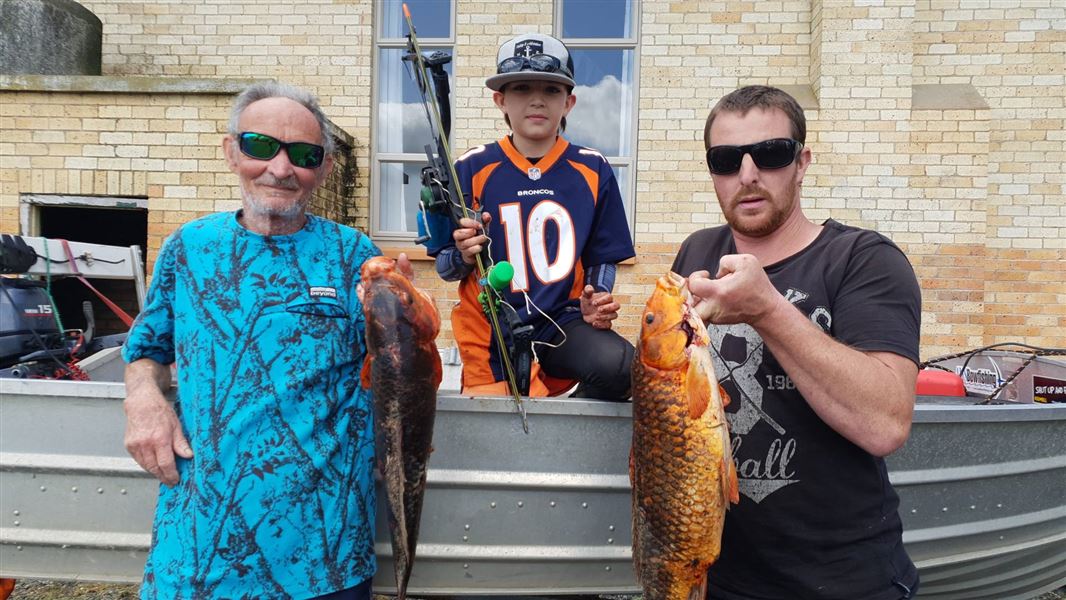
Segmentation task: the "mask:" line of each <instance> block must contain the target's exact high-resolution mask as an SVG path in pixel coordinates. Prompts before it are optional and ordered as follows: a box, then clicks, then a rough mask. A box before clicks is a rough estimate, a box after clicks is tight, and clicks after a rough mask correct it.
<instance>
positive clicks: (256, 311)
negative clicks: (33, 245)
mask: <svg viewBox="0 0 1066 600" xmlns="http://www.w3.org/2000/svg"><path fill="white" fill-rule="evenodd" d="M379 253H380V252H379V251H378V249H377V248H376V247H375V246H374V245H373V244H372V243H371V242H370V240H369V239H368V238H367V237H366V236H365V235H363V234H362V233H360V232H358V231H356V230H355V229H352V228H350V227H345V226H343V225H338V224H336V223H333V222H332V221H328V220H326V219H322V218H319V217H315V216H312V215H308V221H307V224H306V225H305V226H304V227H303V229H301V230H300V231H298V232H296V233H294V234H292V235H279V236H261V235H258V234H255V233H252V232H250V231H248V230H246V229H244V228H243V227H242V226H241V225H240V224H239V223H238V222H237V214H236V213H232V212H231V213H221V214H214V215H210V216H207V217H204V218H201V219H198V220H196V221H192V222H190V223H187V224H186V225H184V226H182V227H181V228H180V229H179V230H178V231H177V232H175V233H174V235H173V236H171V237H170V238H168V240H167V241H166V243H165V244H164V246H163V249H162V252H161V253H160V255H159V258H158V260H157V261H156V266H155V272H154V277H153V279H152V285H151V288H150V289H149V291H148V298H147V303H146V306H145V309H144V311H143V312H142V313H141V314H140V316H138V318H137V321H136V323H134V325H133V328H132V329H131V330H130V334H129V339H128V340H127V342H126V346H125V349H124V351H123V355H124V357H125V359H126V361H127V362H131V361H134V360H137V359H140V358H150V359H153V360H155V361H157V362H159V363H161V364H164V365H166V364H171V363H175V362H176V363H177V380H178V395H177V402H176V408H177V411H178V416H179V418H180V419H181V424H182V426H183V428H184V431H185V434H186V436H187V437H188V438H189V442H190V444H191V445H192V448H193V452H194V453H195V456H194V457H193V458H192V459H190V460H184V459H181V458H179V459H178V473H179V474H180V476H181V482H180V483H179V484H178V485H177V486H175V487H173V488H170V487H167V486H162V485H161V486H160V489H159V501H158V505H157V509H156V516H155V525H154V527H153V531H152V548H151V551H150V553H149V556H148V561H147V564H146V565H145V573H144V583H143V585H142V587H141V597H142V598H166V599H167V600H170V599H173V598H297V599H298V598H310V597H314V596H318V595H322V594H327V593H330V592H334V591H337V590H341V589H344V588H348V587H351V586H354V585H357V584H359V583H360V582H362V581H364V580H366V579H369V578H370V577H371V576H373V574H374V571H375V569H376V563H375V559H374V553H373V541H374V530H373V529H374V501H375V496H374V481H373V460H374V437H373V405H372V402H371V398H370V392H369V391H367V390H365V389H363V388H362V387H361V386H360V382H359V370H360V368H361V366H362V361H363V357H364V355H365V353H366V345H365V341H364V338H363V335H364V322H363V310H362V305H361V303H360V302H359V300H358V299H357V297H356V293H355V289H356V284H357V283H359V269H360V267H361V266H362V264H363V262H364V261H365V260H367V259H368V258H370V257H371V256H375V255H377V254H379Z"/></svg>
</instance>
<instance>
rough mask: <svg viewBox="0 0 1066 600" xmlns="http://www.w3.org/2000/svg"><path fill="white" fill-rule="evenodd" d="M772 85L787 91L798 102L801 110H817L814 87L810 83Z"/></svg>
mask: <svg viewBox="0 0 1066 600" xmlns="http://www.w3.org/2000/svg"><path fill="white" fill-rule="evenodd" d="M768 85H773V84H772V83H771V84H768ZM774 87H776V88H778V89H779V90H783V91H785V92H788V95H789V96H792V97H793V98H795V99H796V102H799V105H800V108H802V109H803V110H818V97H817V96H815V95H814V88H813V87H811V86H810V84H806V83H801V84H790V85H774Z"/></svg>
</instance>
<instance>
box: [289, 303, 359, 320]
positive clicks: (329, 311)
mask: <svg viewBox="0 0 1066 600" xmlns="http://www.w3.org/2000/svg"><path fill="white" fill-rule="evenodd" d="M285 312H288V313H290V314H293V315H303V316H306V317H318V318H324V319H347V318H348V316H349V315H348V310H347V309H346V308H345V307H343V306H341V305H340V304H338V303H337V302H336V301H335V300H311V301H308V300H306V299H299V300H294V301H292V302H290V303H289V304H287V305H286V306H285Z"/></svg>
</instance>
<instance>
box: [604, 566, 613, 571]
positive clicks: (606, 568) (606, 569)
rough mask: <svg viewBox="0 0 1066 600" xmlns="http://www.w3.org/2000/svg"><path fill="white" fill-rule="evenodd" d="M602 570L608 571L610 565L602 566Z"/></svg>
mask: <svg viewBox="0 0 1066 600" xmlns="http://www.w3.org/2000/svg"><path fill="white" fill-rule="evenodd" d="M603 570H604V571H610V570H611V566H610V565H608V566H606V567H604V568H603Z"/></svg>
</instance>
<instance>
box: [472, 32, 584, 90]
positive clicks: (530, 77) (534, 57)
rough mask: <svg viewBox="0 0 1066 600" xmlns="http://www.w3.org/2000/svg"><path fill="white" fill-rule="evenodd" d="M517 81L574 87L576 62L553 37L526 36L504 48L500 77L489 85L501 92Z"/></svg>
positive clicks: (498, 66)
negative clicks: (506, 86)
mask: <svg viewBox="0 0 1066 600" xmlns="http://www.w3.org/2000/svg"><path fill="white" fill-rule="evenodd" d="M519 57H520V58H519ZM522 58H524V59H526V60H524V61H523V60H522ZM552 58H554V59H555V60H554V61H553V60H551V59H552ZM510 59H513V60H510ZM556 65H558V66H556ZM514 81H554V82H556V83H561V84H563V85H568V86H570V87H574V86H575V85H577V84H575V83H574V59H573V58H572V57H571V56H570V51H569V50H567V48H566V44H563V43H562V42H560V41H559V40H557V39H555V38H553V37H552V36H550V35H545V34H543V33H523V34H522V35H519V36H516V37H514V38H511V39H510V40H507V41H506V42H504V43H503V45H502V46H500V51H499V53H497V55H496V74H495V75H493V76H492V77H489V78H488V79H486V80H485V85H486V86H488V87H489V89H491V90H493V91H496V92H498V91H500V88H502V87H503V86H504V85H506V84H508V83H511V82H514Z"/></svg>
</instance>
